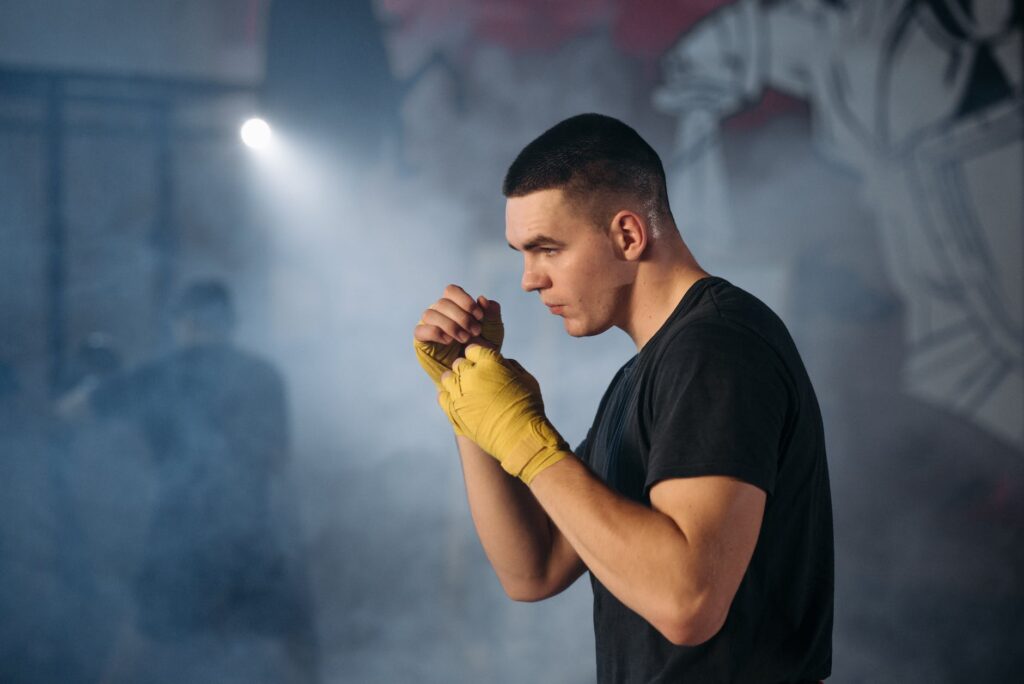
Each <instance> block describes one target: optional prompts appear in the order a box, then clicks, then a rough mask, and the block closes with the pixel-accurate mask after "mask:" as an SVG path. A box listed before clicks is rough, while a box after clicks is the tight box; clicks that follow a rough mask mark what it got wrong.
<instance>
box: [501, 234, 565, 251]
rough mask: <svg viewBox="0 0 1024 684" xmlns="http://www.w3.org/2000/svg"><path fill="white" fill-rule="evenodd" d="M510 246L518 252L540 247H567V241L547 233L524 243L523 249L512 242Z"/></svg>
mask: <svg viewBox="0 0 1024 684" xmlns="http://www.w3.org/2000/svg"><path fill="white" fill-rule="evenodd" d="M508 246H509V247H511V248H512V249H514V250H515V251H517V252H519V251H523V252H530V251H533V250H535V249H537V248H539V247H565V243H564V242H562V241H561V240H556V239H555V238H553V237H548V236H547V235H536V236H534V237H533V238H532V239H531V240H530V241H529V242H527V243H526V244H524V245H523V248H522V250H520V249H519V248H518V247H516V246H515V245H513V244H512V243H511V242H510V243H508Z"/></svg>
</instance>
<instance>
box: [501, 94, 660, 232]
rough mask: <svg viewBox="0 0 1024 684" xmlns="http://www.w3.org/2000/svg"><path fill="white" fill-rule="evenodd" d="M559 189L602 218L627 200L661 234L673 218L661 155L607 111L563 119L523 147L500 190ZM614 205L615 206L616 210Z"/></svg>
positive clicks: (521, 192) (513, 192)
mask: <svg viewBox="0 0 1024 684" xmlns="http://www.w3.org/2000/svg"><path fill="white" fill-rule="evenodd" d="M551 189H560V190H562V191H563V192H565V195H566V197H567V198H568V199H569V200H570V201H574V202H576V203H578V204H580V205H582V206H583V207H585V208H586V209H588V210H590V211H591V212H592V216H593V218H594V219H595V220H597V221H600V222H602V223H603V222H604V221H606V220H608V219H610V218H611V216H612V215H614V212H615V211H618V210H619V209H623V208H627V207H624V206H621V204H613V202H620V203H621V202H622V201H627V202H630V203H635V204H633V206H632V207H629V208H632V209H638V210H639V211H640V212H641V213H643V214H644V216H645V218H647V221H648V222H649V224H650V227H651V230H652V233H653V234H654V235H655V236H657V235H658V234H659V233H660V232H661V227H662V226H663V225H664V224H665V223H666V222H669V221H670V219H671V216H672V212H671V209H670V208H669V204H668V190H667V188H666V183H665V169H664V167H663V166H662V164H661V158H660V157H659V156H658V153H657V152H655V151H654V148H652V147H651V146H650V145H649V144H647V141H645V140H644V139H643V138H642V137H640V134H639V133H637V132H636V131H635V130H633V129H632V128H630V127H629V126H627V125H626V124H624V123H623V122H621V121H619V120H618V119H615V118H612V117H610V116H605V115H603V114H579V115H577V116H573V117H571V118H568V119H565V120H564V121H561V122H559V123H557V124H555V125H554V126H552V127H551V128H549V129H548V130H547V131H545V132H544V133H542V134H541V135H540V136H538V137H537V138H536V139H535V140H534V141H533V142H531V143H530V144H528V145H527V146H526V147H524V148H523V151H522V152H520V153H519V156H517V157H516V159H515V161H513V162H512V165H511V166H509V168H508V172H507V173H506V174H505V181H504V183H503V184H502V193H503V194H504V195H505V197H522V196H524V195H528V194H530V193H533V192H537V191H539V190H551ZM613 207H614V208H613Z"/></svg>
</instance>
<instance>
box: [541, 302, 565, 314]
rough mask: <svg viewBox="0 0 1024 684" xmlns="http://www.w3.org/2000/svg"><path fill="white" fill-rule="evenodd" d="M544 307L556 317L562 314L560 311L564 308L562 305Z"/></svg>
mask: <svg viewBox="0 0 1024 684" xmlns="http://www.w3.org/2000/svg"><path fill="white" fill-rule="evenodd" d="M544 306H546V307H548V310H549V311H550V312H551V313H553V314H556V315H557V314H560V313H562V309H564V308H565V305H564V304H545V305H544Z"/></svg>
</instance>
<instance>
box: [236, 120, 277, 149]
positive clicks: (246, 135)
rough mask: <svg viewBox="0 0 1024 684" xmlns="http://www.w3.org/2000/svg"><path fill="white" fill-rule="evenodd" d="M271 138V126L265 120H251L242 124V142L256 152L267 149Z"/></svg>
mask: <svg viewBox="0 0 1024 684" xmlns="http://www.w3.org/2000/svg"><path fill="white" fill-rule="evenodd" d="M270 138H271V132H270V125H269V124H268V123H267V122H266V121H264V120H263V119H249V120H248V121H246V122H245V123H244V124H242V142H244V143H245V144H246V145H248V146H249V147H251V148H253V149H254V150H262V149H266V148H267V147H268V146H269V145H270Z"/></svg>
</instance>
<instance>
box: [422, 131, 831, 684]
mask: <svg viewBox="0 0 1024 684" xmlns="http://www.w3.org/2000/svg"><path fill="white" fill-rule="evenodd" d="M504 194H505V196H506V197H507V198H508V201H507V205H506V238H507V240H508V243H509V244H510V245H511V246H512V248H513V249H515V250H517V251H519V252H521V253H522V254H523V259H524V271H523V279H522V287H523V289H524V290H527V291H530V292H537V293H538V294H539V295H540V298H541V301H542V302H543V303H544V304H545V305H546V306H548V307H549V309H550V310H551V312H552V313H553V314H555V315H558V316H561V317H562V318H563V319H564V325H565V329H566V332H568V333H569V334H570V335H573V336H577V337H579V336H585V335H596V334H599V333H602V332H604V331H605V330H608V329H609V328H611V327H613V326H614V327H618V328H620V329H622V330H623V331H625V332H626V333H627V334H628V335H629V336H630V337H631V338H632V340H633V342H634V343H635V344H636V347H637V355H636V356H634V357H633V358H632V359H630V360H629V361H628V362H627V363H626V364H625V365H624V366H623V367H622V369H621V370H620V371H619V373H618V374H617V375H616V376H615V378H614V379H613V380H612V383H611V386H610V387H609V388H608V390H607V392H606V393H605V396H604V398H603V399H602V400H601V403H600V406H599V408H598V412H597V416H596V418H595V420H594V424H593V426H592V427H591V429H590V431H589V433H588V435H587V438H586V439H585V440H584V441H583V443H582V444H581V445H580V446H579V447H577V448H576V449H575V451H570V449H569V448H568V446H567V444H566V443H565V441H564V440H563V439H562V438H561V437H560V436H559V434H558V432H557V431H556V430H555V428H554V427H553V426H552V425H551V424H550V422H549V421H548V420H547V418H546V417H545V416H544V411H543V403H542V401H541V396H540V388H539V387H538V385H537V383H536V381H535V380H534V379H533V378H532V377H531V376H530V375H529V374H528V373H526V371H525V370H523V369H522V368H521V367H520V366H519V365H518V364H517V363H515V362H514V361H511V360H508V359H505V358H504V357H502V356H501V355H500V353H499V350H500V346H501V341H502V337H503V334H502V333H503V328H502V327H501V324H500V308H499V306H498V304H497V303H496V302H492V301H489V300H488V299H486V298H485V297H478V298H477V299H475V300H474V299H473V298H472V297H470V296H469V295H468V294H467V293H466V292H465V291H464V290H462V289H461V288H459V287H457V286H454V285H451V286H449V287H448V288H447V289H446V290H445V292H444V296H443V297H442V298H441V299H440V300H438V301H437V302H436V303H435V304H433V305H432V306H431V307H430V308H428V309H427V310H426V311H425V312H424V314H423V317H422V319H421V321H420V324H419V325H417V326H416V329H415V331H414V337H415V347H416V352H417V356H418V357H419V359H420V362H421V364H422V365H423V367H424V369H425V370H426V371H427V372H428V374H429V375H430V376H431V378H432V379H433V380H434V381H435V383H437V385H438V389H439V401H440V403H441V405H442V408H443V409H444V410H445V412H446V414H447V415H448V417H449V419H450V420H451V422H452V424H453V426H454V428H455V432H456V439H457V442H458V447H459V452H460V455H461V458H462V464H463V469H464V475H465V480H466V488H467V493H468V498H469V504H470V509H471V512H472V515H473V520H474V523H475V526H476V529H477V533H478V535H479V536H480V540H481V542H482V544H483V546H484V549H485V551H486V553H487V556H488V559H489V560H490V562H491V564H492V565H493V567H494V569H495V572H496V573H497V575H498V578H499V580H500V581H501V584H502V586H503V587H504V589H505V591H506V592H507V593H508V595H509V596H510V597H512V598H513V599H517V600H523V601H534V600H539V599H543V598H546V597H549V596H552V595H554V594H557V593H558V592H560V591H562V590H563V589H565V588H566V587H567V586H569V585H570V584H571V583H572V582H573V581H575V580H576V579H577V578H578V577H579V576H580V575H581V574H582V573H583V572H584V571H585V570H589V572H590V575H591V582H592V585H593V590H594V626H595V635H596V648H597V672H598V680H599V681H601V682H677V681H686V682H757V683H759V684H765V683H768V682H805V681H818V680H820V679H823V678H825V677H826V676H828V675H829V674H830V669H831V627H832V567H833V561H832V518H831V503H830V495H829V483H828V471H827V465H826V461H825V447H824V435H823V430H822V425H821V417H820V413H819V410H818V405H817V402H816V400H815V396H814V391H813V389H812V388H811V384H810V381H809V380H808V378H807V374H806V372H805V370H804V367H803V364H802V363H801V361H800V358H799V355H798V354H797V351H796V349H795V347H794V345H793V343H792V340H791V339H790V337H789V334H788V333H787V332H786V329H785V326H784V325H783V324H782V322H781V321H780V320H779V319H778V318H777V317H776V316H775V315H774V314H773V313H772V312H771V311H770V310H769V309H768V308H767V307H766V306H765V305H764V304H762V303H761V302H760V301H758V300H757V299H755V298H754V297H752V296H751V295H749V294H747V293H746V292H743V291H742V290H740V289H739V288H737V287H734V286H733V285H731V284H729V283H728V282H726V281H724V280H722V279H720V278H715V277H712V276H710V275H708V274H707V273H706V272H705V271H703V270H702V269H701V268H700V266H699V265H698V263H697V262H696V260H695V259H694V257H693V256H692V254H691V253H690V252H689V250H688V249H687V247H686V244H685V243H684V242H683V240H682V237H681V236H680V234H679V232H678V230H677V228H676V225H675V222H674V219H673V217H672V213H671V211H670V209H669V206H668V200H667V192H666V190H665V175H664V170H663V168H662V165H661V161H660V159H659V158H658V155H657V153H655V152H654V150H653V149H652V148H651V147H650V146H649V145H648V144H647V143H646V142H645V141H644V140H643V139H642V138H641V137H640V136H639V135H638V134H637V133H636V132H635V131H634V130H633V129H631V128H629V127H628V126H626V125H625V124H623V123H622V122H620V121H617V120H615V119H611V118H609V117H605V116H600V115H596V114H585V115H581V116H576V117H573V118H570V119H567V120H565V121H563V122H561V123H559V124H557V125H556V126H554V127H553V128H551V129H550V130H548V131H547V132H545V133H544V134H543V135H541V136H540V137H539V138H537V139H536V140H534V141H533V142H531V143H530V144H529V145H527V146H526V148H525V149H524V150H523V151H522V152H521V153H520V154H519V156H518V157H517V158H516V160H515V161H514V162H513V163H512V165H511V167H510V168H509V170H508V174H507V176H506V178H505V183H504ZM464 345H465V346H464Z"/></svg>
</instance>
